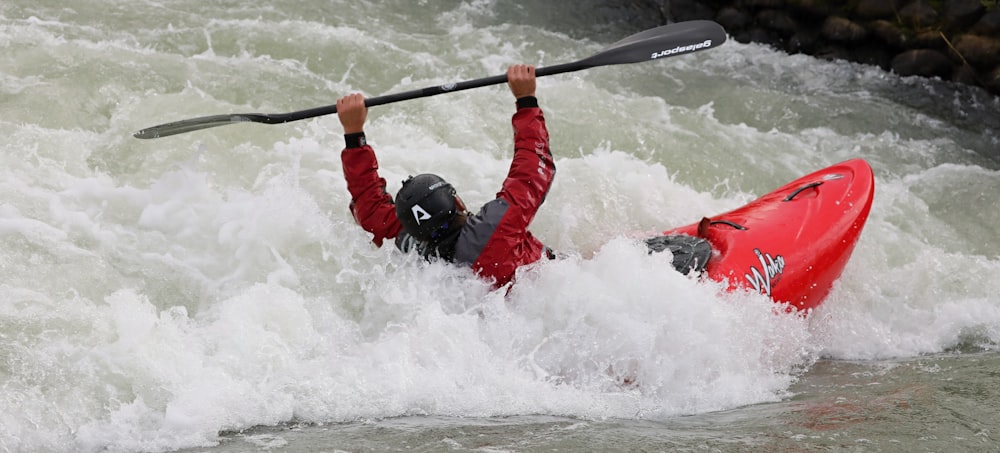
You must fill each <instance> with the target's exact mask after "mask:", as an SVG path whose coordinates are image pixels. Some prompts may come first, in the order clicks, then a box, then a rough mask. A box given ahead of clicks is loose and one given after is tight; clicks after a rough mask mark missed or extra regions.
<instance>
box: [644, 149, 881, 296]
mask: <svg viewBox="0 0 1000 453" xmlns="http://www.w3.org/2000/svg"><path fill="white" fill-rule="evenodd" d="M874 193H875V178H874V176H873V175H872V170H871V167H870V166H869V165H868V163H867V162H865V161H864V160H861V159H853V160H849V161H846V162H842V163H839V164H836V165H833V166H830V167H827V168H824V169H822V170H819V171H816V172H814V173H811V174H809V175H806V176H803V177H801V178H799V179H796V180H794V181H792V182H790V183H788V184H785V185H784V186H781V187H779V188H778V189H776V190H774V191H773V192H771V193H768V194H767V195H764V196H762V197H760V198H758V199H757V200H754V201H753V202H751V203H749V204H747V205H745V206H743V207H740V208H737V209H735V210H732V211H729V212H726V213H724V214H719V215H717V216H714V217H712V218H704V219H702V220H701V221H700V222H697V223H693V224H691V225H688V226H685V227H681V228H676V229H671V230H668V231H665V232H664V235H665V236H664V237H662V238H653V239H650V240H647V243H648V244H649V246H650V248H651V249H653V250H654V251H659V250H663V249H667V248H669V249H670V250H671V251H672V252H674V265H675V266H678V264H679V262H678V260H681V261H684V262H687V263H688V264H689V265H690V266H691V268H693V269H698V270H702V271H703V275H707V276H708V277H709V278H712V279H714V280H717V281H720V282H728V284H729V289H730V290H737V289H745V290H751V291H759V292H761V293H763V294H766V295H768V296H770V297H771V299H773V300H774V301H775V302H787V303H789V306H790V307H794V308H795V309H798V310H810V309H813V308H816V307H818V306H819V304H820V303H822V302H823V299H824V298H825V297H826V296H827V294H829V292H830V289H831V287H832V286H833V283H834V281H836V280H837V278H839V277H840V274H841V272H843V270H844V266H845V265H846V264H847V260H848V259H849V258H850V257H851V253H852V252H853V251H854V246H855V244H857V242H858V238H859V236H860V235H861V230H862V228H863V227H864V225H865V221H866V220H867V219H868V212H869V211H870V210H871V206H872V197H873V196H874ZM678 235H681V238H687V239H688V240H689V243H688V244H686V245H680V246H677V247H674V246H672V245H670V243H672V242H674V241H673V240H674V239H677V238H678ZM694 238H703V239H705V240H707V243H705V241H699V240H696V239H694ZM661 239H663V240H665V241H664V242H663V243H658V242H657V241H658V240H661ZM699 245H700V247H699ZM708 246H711V249H710V250H709V249H708ZM692 248H693V249H692ZM698 248H701V250H700V251H699V250H697V249H698ZM706 259H707V263H705V262H704V261H705V260H706ZM699 260H701V261H702V262H701V263H699V262H698V261H699ZM678 269H679V270H682V272H683V271H685V269H681V268H680V266H678Z"/></svg>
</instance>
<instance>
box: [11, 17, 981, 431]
mask: <svg viewBox="0 0 1000 453" xmlns="http://www.w3.org/2000/svg"><path fill="white" fill-rule="evenodd" d="M351 5H354V3H353V2H352V3H351ZM86 6H87V5H80V6H78V7H76V9H75V10H74V9H61V8H59V7H48V6H46V5H45V4H44V3H42V4H37V3H36V2H32V4H31V5H29V4H27V3H25V4H23V5H22V4H21V3H17V2H15V3H14V4H6V6H0V49H3V52H0V55H2V56H0V62H2V64H0V100H2V102H0V133H2V134H3V137H4V139H3V140H2V141H0V164H2V165H0V194H2V198H0V276H2V277H0V382H2V384H0V408H2V409H0V450H2V449H10V450H52V451H61V450H73V451H78V450H83V451H100V450H127V451H134V450H170V449H176V448H182V447H186V446H194V445H207V444H211V443H212V442H214V441H215V440H216V439H217V438H218V433H219V432H220V431H224V430H241V429H246V428H248V427H252V426H255V425H262V424H263V425H274V424H279V423H282V422H288V421H293V420H294V421H304V422H316V423H324V422H340V421H356V420H367V419H378V418H383V417H395V416H401V415H421V414H429V415H445V416H493V415H501V416H502V415H520V414H546V415H566V416H574V417H583V418H604V417H610V418H626V419H628V418H654V419H655V418H663V417H669V416H673V415H677V414H692V413H704V412H709V411H716V410H724V409H729V408H734V407H738V406H742V405H748V404H754V403H760V402H766V401H775V400H778V399H780V398H782V397H785V396H787V391H788V388H789V387H790V385H791V384H792V383H793V382H794V381H795V380H796V379H797V377H798V376H799V375H800V373H801V372H802V371H803V370H806V369H808V367H809V366H810V365H811V364H812V363H813V362H814V361H815V360H816V359H817V358H819V357H822V356H830V357H835V358H880V357H898V356H903V357H906V356H913V355H918V354H923V353H933V352H940V351H943V350H948V349H951V348H956V347H959V346H962V345H964V344H968V343H970V342H971V343H975V344H981V345H984V346H985V347H989V348H995V347H996V346H995V345H996V344H997V343H998V342H1000V299H998V297H997V294H1000V287H998V280H997V279H995V278H990V277H989V276H993V275H997V273H998V272H1000V261H998V256H1000V248H998V247H1000V246H998V244H997V242H996V240H995V238H996V237H1000V229H998V228H1000V227H998V226H997V225H1000V219H998V218H997V215H998V214H997V212H998V211H997V210H996V209H995V208H996V198H995V197H996V195H995V192H996V188H997V187H1000V173H998V171H997V167H998V164H997V163H996V161H995V160H990V159H989V158H988V157H984V156H986V153H985V152H984V149H983V148H982V147H983V146H986V144H989V143H993V144H995V143H996V140H997V133H996V129H995V126H993V128H989V127H987V128H986V129H985V133H984V132H982V131H981V130H979V131H976V132H975V133H972V132H969V131H968V130H967V128H966V125H964V124H962V123H961V121H970V122H974V120H973V119H968V118H976V117H977V115H978V116H979V117H981V116H985V117H987V118H989V115H990V113H989V112H990V111H991V110H990V109H994V110H993V111H995V107H996V105H995V103H994V104H992V105H991V104H989V102H991V101H986V100H978V101H976V100H977V99H979V98H975V97H974V96H973V95H966V94H961V93H960V94H957V95H954V96H955V99H958V100H962V101H969V102H964V103H962V105H966V106H967V105H970V103H971V104H972V105H974V103H973V102H972V101H976V102H981V103H984V108H983V109H977V110H975V111H973V112H971V113H967V114H966V116H965V117H963V118H967V119H965V120H959V121H958V122H959V124H957V125H956V124H954V123H953V122H949V121H946V120H942V118H949V115H950V114H951V113H953V111H952V110H951V107H948V102H944V101H942V102H941V104H943V105H944V106H943V107H941V108H940V110H930V111H928V110H927V109H925V108H923V106H922V104H921V103H919V102H917V101H913V100H909V101H907V100H902V101H900V100H898V99H894V98H892V97H891V95H890V94H891V93H897V92H904V93H905V94H906V95H907V96H910V95H913V93H916V94H919V95H922V96H925V97H927V96H934V95H935V93H936V90H940V87H939V86H938V85H935V84H933V83H930V84H926V85H923V84H920V83H917V82H914V81H910V80H900V79H896V78H893V77H891V76H887V75H884V74H882V73H881V72H877V71H873V70H871V69H870V68H865V67H861V66H854V65H844V64H834V63H825V62H817V61H815V60H812V59H808V58H805V57H791V58H789V57H787V56H784V55H780V54H777V53H774V52H771V51H769V50H767V49H765V48H762V47H759V46H746V45H740V44H737V43H732V42H731V43H728V44H726V46H723V47H722V48H719V49H714V50H712V51H710V52H704V53H699V54H695V55H689V56H683V57H676V58H672V59H670V60H669V61H664V62H657V63H655V64H654V63H651V64H646V65H635V66H626V67H619V68H615V69H601V68H599V69H594V70H590V71H586V72H581V73H575V74H567V75H563V76H558V77H552V78H546V79H541V80H540V81H539V97H540V99H541V102H542V106H543V108H544V109H545V111H546V115H547V121H548V126H549V129H550V132H551V134H552V138H553V140H552V143H553V151H554V152H555V154H556V156H557V160H556V164H557V167H558V173H557V177H556V183H555V186H554V187H553V189H552V191H551V193H550V194H549V196H548V199H547V201H546V203H545V205H544V206H543V208H542V210H541V211H540V212H539V213H538V216H537V218H536V219H535V222H534V224H533V226H532V230H533V232H534V233H535V234H536V235H537V236H538V237H539V238H541V239H542V240H543V241H544V242H545V243H546V244H548V245H550V246H552V247H554V248H555V249H557V250H558V251H560V252H562V253H564V254H566V255H567V257H566V258H565V259H563V260H558V261H552V262H544V263H539V264H538V265H535V266H532V267H529V268H526V269H524V270H522V272H521V274H520V275H519V277H518V278H519V282H518V284H517V285H516V286H514V287H513V288H512V289H511V290H510V292H509V293H508V292H507V290H506V289H501V290H499V291H493V290H491V289H490V287H489V285H488V284H486V283H484V282H481V281H478V280H476V279H475V278H473V277H472V276H471V274H470V273H469V271H467V270H462V269H456V268H453V267H450V266H446V265H442V264H428V263H423V262H421V261H420V260H419V259H416V258H415V257H412V256H404V255H401V254H398V253H396V252H394V251H392V250H390V248H388V247H387V248H385V249H377V248H375V247H373V246H372V245H371V243H370V241H369V237H368V235H367V234H366V233H364V232H363V231H361V230H360V228H358V227H357V226H356V225H355V224H354V222H353V220H352V219H351V217H350V214H349V212H348V210H347V205H348V203H349V198H348V194H347V192H346V188H345V185H344V182H343V178H342V176H341V173H340V161H339V149H340V147H341V143H342V141H341V137H340V133H341V131H340V127H339V125H338V124H337V122H336V119H335V118H333V117H326V118H320V119H316V120H310V121H303V122H300V123H293V124H288V125H281V126H266V125H252V124H251V125H233V126H226V127H224V128H217V129H211V130H208V131H201V132H196V133H191V134H185V135H180V136H177V137H170V138H164V139H159V140H154V141H139V140H134V139H132V138H131V137H129V134H130V133H131V132H133V131H134V130H136V129H139V128H141V127H146V126H150V125H153V124H156V123H158V122H166V121H172V120H176V119H182V118H186V117H192V116H201V115H206V114H212V113H223V112H231V111H254V110H259V111H274V112H280V111H289V110H295V109H300V108H308V107H313V106H316V105H323V104H326V103H330V102H333V101H334V99H335V98H336V97H337V96H338V95H340V94H342V93H346V92H349V91H358V90H360V91H364V92H365V93H367V94H369V95H377V94H385V93H389V92H397V91H401V90H409V89H414V88H419V87H423V86H431V85H435V84H439V83H444V82H448V81H455V80H460V79H466V78H477V77H482V76H485V75H492V74H496V73H500V72H502V71H503V69H504V67H505V66H506V65H508V64H510V63H513V62H518V61H529V62H536V61H541V62H543V63H545V64H554V63H558V62H565V61H571V60H574V59H578V58H582V57H585V56H587V55H589V54H591V53H593V52H595V51H597V50H599V49H600V48H601V47H602V46H601V45H600V44H598V43H594V42H590V41H586V40H579V39H576V38H571V37H569V36H567V35H565V34H563V33H559V32H553V31H545V30H541V29H533V28H531V27H526V26H518V25H508V24H505V23H504V21H505V17H507V16H505V14H522V13H517V12H510V11H513V10H510V11H508V8H509V6H508V5H506V4H505V3H503V2H464V3H461V4H454V5H446V6H442V5H440V4H437V3H435V4H434V5H424V6H426V7H427V8H430V9H420V8H418V10H419V11H418V10H414V8H413V6H411V5H409V3H407V2H401V4H400V5H397V7H396V8H395V9H394V8H386V9H383V8H377V7H375V6H373V5H366V4H360V6H359V7H358V8H354V9H352V8H351V7H350V6H349V5H347V4H344V5H338V4H336V3H333V2H324V3H323V4H316V5H313V4H307V5H303V6H301V9H298V10H295V11H282V10H279V9H278V8H277V7H262V8H251V7H249V6H247V7H243V8H245V9H238V8H237V9H232V10H225V9H223V10H218V9H213V8H216V7H215V6H212V5H202V4H201V3H196V2H195V3H191V4H190V5H186V6H185V7H184V8H181V7H176V9H167V8H165V7H163V6H162V5H155V4H150V5H146V6H141V5H138V4H136V5H133V4H132V3H127V4H123V5H120V6H121V7H122V8H123V9H122V13H121V14H122V17H121V18H119V19H115V18H110V19H108V22H103V21H102V20H101V17H97V16H94V15H93V14H94V13H93V12H92V10H90V9H88V8H86ZM147 7H148V8H147ZM137 8H138V9H137ZM142 8H146V9H142ZM331 8H332V9H331ZM407 8H409V9H407ZM140 9H142V10H141V11H140ZM333 9H336V11H333ZM384 11H388V12H384ZM407 11H409V12H412V14H409V15H408V14H406V12H407ZM505 11H506V12H505ZM334 13H336V14H334ZM203 17H204V18H203ZM362 17H365V18H368V17H371V18H373V19H372V20H374V21H375V22H377V23H379V24H380V27H377V28H375V27H360V26H358V25H357V23H358V22H359V21H360V18H362ZM515 37H516V39H515ZM375 56H377V58H376V57H375ZM390 62H391V63H390ZM803 74H807V76H806V75H803ZM848 81H849V82H848ZM886 93H890V94H886ZM944 98H947V96H944ZM983 111H985V112H986V113H983ZM512 112H513V102H512V99H510V95H509V93H508V92H507V91H506V89H505V88H504V87H495V88H485V89H481V90H471V91H467V92H461V93H453V94H449V95H446V96H438V97H434V98H428V99H423V100H418V101H412V102H408V103H400V104H396V105H393V106H385V107H379V108H377V109H373V110H372V112H371V114H370V116H369V125H368V127H367V131H368V133H369V136H370V137H369V138H370V141H371V142H372V143H373V144H374V145H375V146H376V149H377V150H378V153H379V158H380V160H381V172H382V175H383V176H384V177H385V178H386V179H387V180H388V182H389V187H388V189H389V191H390V192H395V190H397V189H398V187H399V184H400V181H401V180H402V179H404V178H405V177H406V176H407V175H410V174H415V173H420V172H428V171H433V172H436V173H439V174H441V175H443V176H445V177H446V178H447V179H449V180H450V181H451V182H452V183H453V184H454V185H455V186H456V187H457V188H458V189H459V191H460V192H461V194H462V196H463V198H464V199H465V201H466V202H467V203H468V204H470V205H472V206H478V205H481V204H482V203H484V202H486V201H488V200H489V199H491V198H492V197H493V196H494V194H495V192H496V191H497V189H498V187H499V185H500V183H501V181H502V178H503V175H504V174H505V173H506V170H507V167H508V165H509V156H510V146H511V138H510V126H509V118H510V114H511V113H512ZM830 112H834V113H833V114H831V113H830ZM994 115H995V114H994ZM851 157H864V158H866V159H868V160H869V161H870V162H871V163H872V164H873V166H874V168H875V171H876V178H877V181H876V190H877V192H876V198H875V206H874V207H873V209H872V215H871V219H870V220H869V223H868V225H867V227H866V229H865V232H864V234H863V236H862V239H861V242H860V243H859V245H858V247H857V251H856V252H855V255H854V258H853V259H852V261H851V263H850V264H849V265H848V268H847V270H846V272H845V274H844V277H843V278H842V279H841V280H840V282H838V284H837V287H836V290H835V291H834V293H833V294H832V295H831V297H830V299H829V301H828V302H827V303H826V304H824V305H823V306H822V307H821V308H820V309H819V311H818V312H817V313H814V314H813V316H811V317H810V318H809V319H808V320H803V319H801V318H798V317H794V316H789V315H785V314H782V312H781V311H780V310H777V313H776V310H775V309H774V305H773V304H771V303H770V302H769V301H766V300H764V298H763V297H760V296H752V295H746V294H727V293H724V292H723V291H721V287H720V286H719V285H717V284H714V283H705V282H698V281H695V280H691V279H688V278H686V277H684V276H681V275H679V274H677V273H675V272H673V271H670V270H669V264H668V261H669V256H668V255H666V254H658V255H652V256H650V255H647V254H646V252H645V249H644V247H643V246H642V245H641V243H639V242H638V241H637V240H636V238H638V237H642V236H643V235H645V234H648V233H654V232H658V231H662V230H664V229H667V228H669V227H673V226H677V225H682V224H687V223H690V222H693V221H695V220H697V219H699V218H700V217H701V216H704V215H712V214H715V213H718V212H722V211H725V210H727V209H730V208H733V207H736V206H739V205H740V204H743V203H744V202H746V201H748V200H750V199H751V198H753V197H754V196H755V195H757V194H760V193H762V192H764V191H766V190H770V189H772V188H774V187H777V186H779V185H781V184H783V183H784V182H786V181H787V180H790V179H792V178H794V177H797V176H799V175H801V174H803V173H806V172H809V171H812V170H815V169H817V168H819V167H821V166H825V165H829V164H832V163H835V162H837V161H840V160H844V159H847V158H851ZM14 408H16V409H14Z"/></svg>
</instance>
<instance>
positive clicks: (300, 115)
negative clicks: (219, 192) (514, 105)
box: [268, 61, 589, 124]
mask: <svg viewBox="0 0 1000 453" xmlns="http://www.w3.org/2000/svg"><path fill="white" fill-rule="evenodd" d="M588 67H589V66H585V65H583V64H581V62H579V61H577V62H573V63H563V64H559V65H554V66H546V67H543V68H536V69H535V76H536V77H543V76H549V75H555V74H562V73H565V72H573V71H579V70H581V69H586V68H588ZM502 83H507V74H503V75H497V76H492V77H484V78H482V79H475V80H466V81H463V82H456V83H448V84H444V85H438V86H433V87H427V88H421V89H419V90H410V91H404V92H402V93H393V94H387V95H384V96H376V97H373V98H367V99H365V107H375V106H377V105H385V104H392V103H394V102H400V101H407V100H410V99H417V98H425V97H430V96H437V95H439V94H444V93H452V92H455V91H463V90H471V89H473V88H481V87H486V86H490V85H500V84H502ZM333 113H337V104H332V105H325V106H323V107H316V108H312V109H306V110H300V111H297V112H292V113H284V114H276V115H268V116H269V117H271V118H272V120H273V121H268V124H275V123H287V122H289V121H298V120H304V119H307V118H314V117H317V116H323V115H330V114H333Z"/></svg>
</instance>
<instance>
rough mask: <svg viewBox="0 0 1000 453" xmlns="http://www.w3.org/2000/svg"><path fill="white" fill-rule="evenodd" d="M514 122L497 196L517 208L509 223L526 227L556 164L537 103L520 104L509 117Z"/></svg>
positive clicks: (543, 199) (553, 175)
mask: <svg viewBox="0 0 1000 453" xmlns="http://www.w3.org/2000/svg"><path fill="white" fill-rule="evenodd" d="M511 123H513V125H514V159H513V162H511V165H510V171H509V172H508V173H507V179H506V180H504V182H503V187H502V188H501V190H500V192H499V193H497V197H500V198H503V199H504V200H507V202H508V203H510V205H511V208H513V209H515V210H516V211H518V216H517V218H516V219H510V220H513V222H512V223H514V224H515V225H511V226H513V227H515V228H519V229H527V228H528V224H530V223H531V220H532V219H534V217H535V213H536V212H538V208H539V207H540V206H541V205H542V202H544V201H545V196H546V195H547V194H548V192H549V188H550V187H551V186H552V179H553V178H554V177H555V173H556V166H555V163H554V162H553V160H552V151H551V150H550V149H549V132H548V130H547V129H546V128H545V117H544V116H543V115H542V109H540V108H538V107H523V108H520V109H518V110H517V112H516V113H515V114H514V117H513V118H512V119H511Z"/></svg>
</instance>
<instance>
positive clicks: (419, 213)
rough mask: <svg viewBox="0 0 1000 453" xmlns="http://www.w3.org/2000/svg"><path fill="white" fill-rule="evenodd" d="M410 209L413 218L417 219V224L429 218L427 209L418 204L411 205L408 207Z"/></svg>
mask: <svg viewBox="0 0 1000 453" xmlns="http://www.w3.org/2000/svg"><path fill="white" fill-rule="evenodd" d="M410 210H411V211H413V218H414V219H416V220H417V225H420V221H421V220H427V219H429V218H431V215H430V214H429V213H428V212H427V211H425V210H424V208H421V207H420V205H418V204H415V205H413V207H412V208H410Z"/></svg>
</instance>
